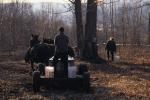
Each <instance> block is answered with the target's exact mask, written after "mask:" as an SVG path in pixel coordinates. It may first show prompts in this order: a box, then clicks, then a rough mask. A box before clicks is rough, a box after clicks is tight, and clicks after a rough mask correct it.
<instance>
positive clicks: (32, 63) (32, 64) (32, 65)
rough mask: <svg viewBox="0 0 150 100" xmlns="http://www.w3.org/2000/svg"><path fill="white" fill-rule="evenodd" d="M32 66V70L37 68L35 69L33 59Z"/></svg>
mask: <svg viewBox="0 0 150 100" xmlns="http://www.w3.org/2000/svg"><path fill="white" fill-rule="evenodd" d="M31 68H32V71H34V70H35V69H34V62H33V61H31Z"/></svg>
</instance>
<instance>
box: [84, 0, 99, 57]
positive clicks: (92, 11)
mask: <svg viewBox="0 0 150 100" xmlns="http://www.w3.org/2000/svg"><path fill="white" fill-rule="evenodd" d="M96 25H97V0H88V1H87V11H86V26H85V44H84V57H85V58H88V59H91V58H92V59H93V58H96V57H98V53H97V38H96V31H97V26H96Z"/></svg>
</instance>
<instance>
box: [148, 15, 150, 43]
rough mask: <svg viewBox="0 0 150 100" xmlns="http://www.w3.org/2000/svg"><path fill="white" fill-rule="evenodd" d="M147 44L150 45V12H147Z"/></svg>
mask: <svg viewBox="0 0 150 100" xmlns="http://www.w3.org/2000/svg"><path fill="white" fill-rule="evenodd" d="M148 44H149V45H150V13H149V24H148Z"/></svg>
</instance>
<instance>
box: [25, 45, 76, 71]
mask: <svg viewBox="0 0 150 100" xmlns="http://www.w3.org/2000/svg"><path fill="white" fill-rule="evenodd" d="M54 52H55V46H54V44H48V43H40V44H37V45H35V46H34V47H32V48H29V49H28V51H27V53H26V54H25V62H27V63H30V64H31V68H32V71H34V63H43V64H45V65H48V61H49V58H51V57H53V56H54ZM68 55H69V56H71V57H74V56H75V54H74V51H73V49H72V48H71V47H68Z"/></svg>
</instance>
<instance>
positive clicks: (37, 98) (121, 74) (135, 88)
mask: <svg viewBox="0 0 150 100" xmlns="http://www.w3.org/2000/svg"><path fill="white" fill-rule="evenodd" d="M88 66H89V69H90V73H91V89H92V90H91V92H89V93H85V92H81V91H71V90H55V89H54V90H51V91H48V90H47V89H44V88H42V89H41V91H40V92H39V93H36V94H35V93H33V91H32V77H31V76H30V75H29V72H30V66H29V65H28V64H25V63H24V61H23V60H20V59H13V58H11V57H0V98H1V99H0V100H8V99H11V100H150V65H145V66H143V65H137V64H130V63H110V64H107V65H105V64H90V63H89V64H88Z"/></svg>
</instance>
